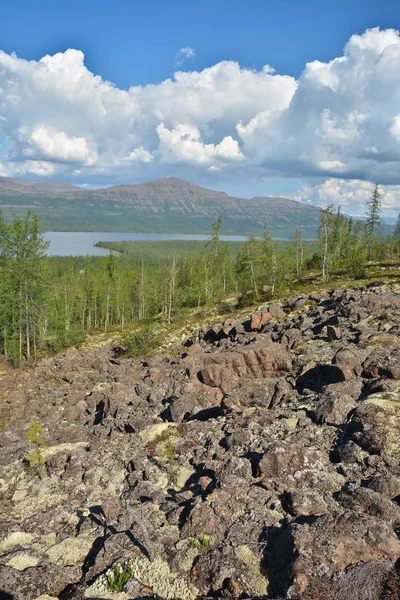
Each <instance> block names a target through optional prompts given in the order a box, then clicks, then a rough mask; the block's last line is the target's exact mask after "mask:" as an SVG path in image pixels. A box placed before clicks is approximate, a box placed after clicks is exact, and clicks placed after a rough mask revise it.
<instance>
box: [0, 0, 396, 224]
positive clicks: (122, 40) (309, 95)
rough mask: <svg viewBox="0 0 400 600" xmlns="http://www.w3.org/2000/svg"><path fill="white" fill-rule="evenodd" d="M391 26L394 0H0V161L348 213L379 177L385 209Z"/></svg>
mask: <svg viewBox="0 0 400 600" xmlns="http://www.w3.org/2000/svg"><path fill="white" fill-rule="evenodd" d="M377 28H379V29H377ZM399 28H400V2H398V1H396V2H395V1H392V0H384V1H380V2H378V1H376V0H362V1H361V0H356V1H353V2H349V1H348V0H347V1H344V0H335V1H330V2H328V1H322V0H320V1H316V0H270V1H269V0H247V1H246V2H243V1H240V2H239V1H236V0H214V1H213V2H211V1H210V0H202V1H201V2H200V1H198V2H195V1H189V0H186V1H183V0H169V1H166V0H163V1H161V0H158V1H154V0H153V1H152V0H149V1H147V2H138V1H135V0H130V1H126V0H115V1H114V2H112V3H109V2H107V3H106V2H102V1H97V2H94V1H93V2H92V1H91V0H84V1H82V0H80V1H77V0H70V1H69V2H58V3H57V2H54V0H52V1H48V0H36V2H32V1H27V0H22V1H20V2H18V3H11V2H8V3H7V4H6V5H5V6H3V7H2V15H1V19H0V175H11V176H21V177H29V178H41V177H45V178H49V177H51V178H56V179H62V180H65V181H71V182H73V183H76V184H79V185H81V184H87V185H91V186H93V185H112V184H116V183H129V182H132V183H134V182H139V181H144V180H148V179H151V178H157V177H163V176H179V177H183V178H185V179H188V180H190V181H193V182H195V183H198V184H201V185H206V186H208V187H214V188H216V189H222V190H225V191H227V192H229V193H231V194H236V195H241V196H251V195H282V196H290V197H293V198H295V199H298V200H300V201H302V202H309V203H317V204H324V203H327V202H333V203H334V204H339V203H340V204H341V205H342V206H343V207H344V209H345V210H346V211H347V212H351V213H353V214H360V213H361V212H362V206H363V204H364V202H365V198H366V197H367V196H368V194H369V191H370V189H371V185H372V182H374V181H379V182H380V183H381V184H382V185H383V192H384V210H385V212H386V214H387V215H388V216H393V215H395V214H396V211H398V210H399V208H400V207H399V205H400V75H399V73H400V36H399V34H398V32H397V31H396V30H397V29H399ZM12 53H15V54H16V56H13V54H12ZM46 55H48V56H47V57H46ZM307 63H308V65H307ZM266 65H269V67H271V68H269V67H267V66H266ZM306 65H307V66H306ZM177 71H181V72H182V73H180V74H179V73H178V74H177V73H176V72H177ZM108 82H110V83H108ZM128 90H129V92H128Z"/></svg>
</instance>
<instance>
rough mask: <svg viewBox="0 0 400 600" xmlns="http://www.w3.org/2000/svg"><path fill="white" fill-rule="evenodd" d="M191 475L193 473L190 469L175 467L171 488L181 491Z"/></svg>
mask: <svg viewBox="0 0 400 600" xmlns="http://www.w3.org/2000/svg"><path fill="white" fill-rule="evenodd" d="M193 473H195V471H194V469H193V468H192V467H186V466H180V467H177V468H176V469H175V471H174V476H173V485H172V487H173V488H174V489H176V490H181V489H182V488H183V487H184V486H185V483H186V482H187V480H188V479H189V478H190V477H191V476H192V475H193Z"/></svg>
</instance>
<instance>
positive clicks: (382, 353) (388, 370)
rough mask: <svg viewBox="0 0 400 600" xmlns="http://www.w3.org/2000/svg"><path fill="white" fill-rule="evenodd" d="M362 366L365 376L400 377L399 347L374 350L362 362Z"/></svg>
mask: <svg viewBox="0 0 400 600" xmlns="http://www.w3.org/2000/svg"><path fill="white" fill-rule="evenodd" d="M394 339H395V338H394ZM397 343H398V342H397ZM362 366H363V370H364V374H365V377H370V378H372V377H381V376H384V377H390V378H391V379H400V348H397V349H391V350H390V351H388V350H376V351H374V352H373V353H372V354H371V355H370V356H369V357H368V358H367V359H366V360H365V361H364V362H363V365H362Z"/></svg>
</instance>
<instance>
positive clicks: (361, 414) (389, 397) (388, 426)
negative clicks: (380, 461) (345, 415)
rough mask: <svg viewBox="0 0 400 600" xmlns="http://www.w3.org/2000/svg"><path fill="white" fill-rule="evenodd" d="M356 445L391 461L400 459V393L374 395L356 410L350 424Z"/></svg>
mask: <svg viewBox="0 0 400 600" xmlns="http://www.w3.org/2000/svg"><path fill="white" fill-rule="evenodd" d="M350 431H351V433H352V437H353V439H354V441H356V442H357V443H358V444H359V445H360V446H361V447H362V448H363V449H364V450H366V451H367V452H369V453H371V454H380V455H382V456H383V457H384V458H386V459H388V460H398V459H399V457H400V438H399V431H400V392H387V393H383V394H372V395H371V396H368V398H367V399H366V400H364V402H362V404H361V405H360V406H359V407H357V409H356V410H355V412H354V417H353V419H352V422H351V424H350Z"/></svg>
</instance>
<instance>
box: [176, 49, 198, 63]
mask: <svg viewBox="0 0 400 600" xmlns="http://www.w3.org/2000/svg"><path fill="white" fill-rule="evenodd" d="M194 57H195V51H194V50H193V48H189V47H188V46H186V47H185V48H181V49H180V50H178V52H177V53H176V54H175V64H176V65H177V66H179V65H181V64H182V63H184V62H185V60H186V59H188V58H194Z"/></svg>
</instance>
